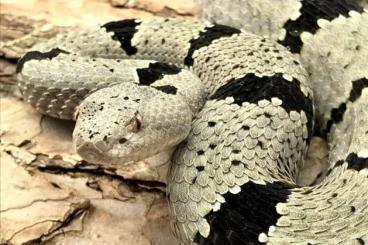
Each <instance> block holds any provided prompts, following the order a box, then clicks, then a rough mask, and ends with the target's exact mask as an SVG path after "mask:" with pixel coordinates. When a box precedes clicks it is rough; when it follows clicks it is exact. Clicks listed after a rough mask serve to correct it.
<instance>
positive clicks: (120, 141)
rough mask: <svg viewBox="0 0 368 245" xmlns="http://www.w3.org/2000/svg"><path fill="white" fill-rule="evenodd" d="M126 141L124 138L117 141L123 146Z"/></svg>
mask: <svg viewBox="0 0 368 245" xmlns="http://www.w3.org/2000/svg"><path fill="white" fill-rule="evenodd" d="M127 141H128V140H127V139H126V138H121V139H119V143H120V144H124V143H125V142H127Z"/></svg>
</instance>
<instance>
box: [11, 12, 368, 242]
mask: <svg viewBox="0 0 368 245" xmlns="http://www.w3.org/2000/svg"><path fill="white" fill-rule="evenodd" d="M365 38H367V37H366V36H365ZM295 50H297V49H294V50H292V51H295ZM124 59H129V60H124ZM153 60H155V61H153ZM183 68H187V69H188V70H187V69H183ZM17 72H18V78H19V87H20V89H21V90H22V92H23V94H24V98H25V100H26V101H28V102H29V103H31V104H32V105H33V106H35V107H36V109H37V110H39V111H40V112H41V113H44V114H47V115H50V116H53V117H58V118H63V119H73V118H74V119H76V120H77V123H76V129H75V131H74V133H73V137H74V139H73V140H74V143H75V145H76V149H77V152H78V153H79V154H80V155H81V156H82V157H83V158H85V159H86V160H88V161H94V162H98V163H104V162H106V163H107V162H109V163H111V162H114V163H116V164H122V163H123V162H125V161H131V160H141V159H143V158H146V157H150V156H152V155H154V154H157V153H159V152H161V151H163V150H166V149H168V148H174V147H176V148H177V149H176V151H175V152H174V154H173V164H172V166H171V168H170V171H169V175H168V180H167V184H168V188H167V190H168V200H169V207H170V211H171V214H172V219H173V221H172V226H173V230H174V233H175V234H176V236H177V237H178V239H179V240H180V241H181V242H182V243H184V244H259V243H269V244H293V243H295V244H327V243H330V244H336V243H347V244H354V243H357V244H364V243H366V242H368V228H367V227H368V215H367V214H368V188H367V187H368V158H367V157H368V111H367V110H366V107H367V101H368V89H366V87H367V86H368V85H367V82H366V81H367V80H366V78H367V76H365V77H364V76H363V77H362V78H361V79H360V80H357V81H359V82H358V83H355V84H354V85H351V86H350V87H351V91H347V92H346V94H350V97H349V96H347V99H348V101H349V102H347V103H346V104H345V107H346V108H345V111H344V115H343V118H342V119H341V120H340V121H339V123H337V122H334V125H333V126H331V125H330V127H332V128H333V129H332V131H331V136H330V137H329V140H330V142H331V144H332V145H339V141H341V140H346V142H345V143H344V144H342V146H341V147H345V148H344V149H342V148H341V147H340V148H339V147H335V149H334V150H333V151H331V153H330V154H331V159H332V160H331V169H330V171H329V174H328V176H327V177H326V178H325V180H323V181H322V182H321V183H320V184H318V185H316V186H312V187H299V186H297V184H296V183H295V179H296V176H297V173H298V170H299V168H300V167H301V165H302V164H303V155H304V154H305V151H306V149H307V145H308V142H309V141H310V138H311V136H312V132H313V127H314V122H313V119H314V117H315V115H314V114H315V113H314V106H313V102H312V101H313V92H312V89H311V87H310V83H309V74H308V72H307V71H306V70H305V69H304V68H303V66H302V65H301V64H300V61H299V56H298V55H296V54H293V53H291V52H289V51H288V49H287V48H286V47H284V46H282V45H281V44H277V43H276V42H274V41H271V40H269V39H268V38H264V37H261V36H257V35H255V34H251V33H249V32H246V31H243V30H239V29H236V28H233V27H228V26H225V25H220V24H211V23H209V22H201V21H187V20H179V19H165V18H158V17H155V18H149V19H143V20H138V19H130V20H121V21H114V22H109V23H106V24H105V25H102V26H100V27H91V28H87V29H83V30H74V31H70V32H68V33H65V34H61V35H59V36H57V37H55V38H54V39H51V40H49V41H48V42H45V43H41V44H39V45H36V46H35V47H34V48H33V50H32V51H30V52H28V53H26V54H25V55H24V56H23V57H22V58H21V59H20V61H19V63H18V67H17ZM365 72H366V73H365V75H367V70H366V71H365ZM323 93H326V94H327V95H326V97H327V98H329V99H331V100H333V96H330V95H329V94H328V93H329V91H323ZM328 103H330V102H328ZM331 103H332V102H331ZM316 108H317V111H318V117H322V118H327V117H329V115H330V109H331V106H319V105H318V104H317V105H316Z"/></svg>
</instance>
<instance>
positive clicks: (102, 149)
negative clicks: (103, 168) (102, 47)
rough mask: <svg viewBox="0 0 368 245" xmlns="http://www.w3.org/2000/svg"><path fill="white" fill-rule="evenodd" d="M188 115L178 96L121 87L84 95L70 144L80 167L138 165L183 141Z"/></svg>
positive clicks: (133, 86) (133, 87)
mask: <svg viewBox="0 0 368 245" xmlns="http://www.w3.org/2000/svg"><path fill="white" fill-rule="evenodd" d="M191 120H192V113H191V111H190V108H189V106H188V105H187V104H186V103H185V102H184V100H182V98H181V97H180V96H177V95H175V96H174V95H170V94H165V93H163V92H161V91H158V90H155V89H154V88H152V87H147V86H138V85H136V84H131V83H124V84H118V85H114V86H112V87H107V88H103V89H101V90H98V91H96V92H94V93H92V94H91V95H89V96H88V97H87V98H86V99H85V100H84V101H83V102H82V103H81V104H80V106H79V108H78V115H77V123H76V127H75V130H74V133H73V140H74V144H75V148H76V151H77V153H78V154H79V155H80V156H81V157H82V158H83V159H84V160H86V161H89V162H94V163H107V164H111V163H112V164H116V163H124V162H130V161H139V160H143V159H145V158H148V157H151V156H154V155H156V154H158V153H160V152H162V151H165V150H167V149H169V148H172V147H174V146H175V145H177V144H179V143H180V142H181V141H182V140H184V139H185V138H186V136H187V135H188V133H189V130H190V124H191Z"/></svg>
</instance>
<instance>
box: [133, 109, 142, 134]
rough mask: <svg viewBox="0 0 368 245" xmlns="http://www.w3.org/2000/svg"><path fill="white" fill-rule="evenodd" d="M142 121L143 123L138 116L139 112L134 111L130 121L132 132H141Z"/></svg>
mask: <svg viewBox="0 0 368 245" xmlns="http://www.w3.org/2000/svg"><path fill="white" fill-rule="evenodd" d="M142 121H143V118H142V116H141V114H139V112H138V111H136V112H135V113H134V117H133V118H132V119H131V121H130V125H131V126H132V131H133V132H138V131H139V130H141V128H142Z"/></svg>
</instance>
